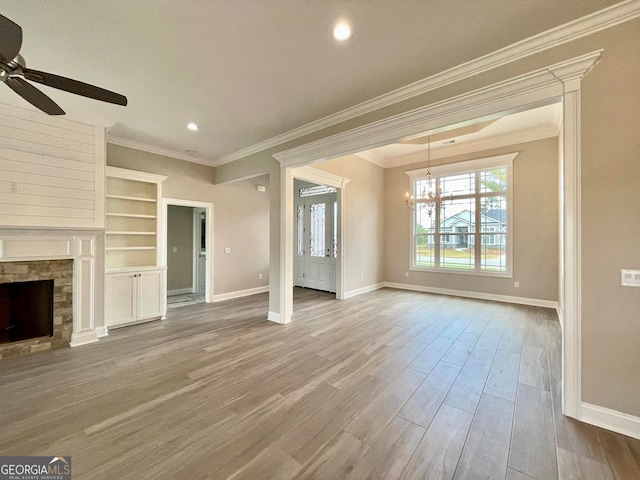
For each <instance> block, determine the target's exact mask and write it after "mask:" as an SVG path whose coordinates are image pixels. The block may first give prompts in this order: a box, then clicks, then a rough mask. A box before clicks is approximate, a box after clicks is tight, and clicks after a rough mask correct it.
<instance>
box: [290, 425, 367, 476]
mask: <svg viewBox="0 0 640 480" xmlns="http://www.w3.org/2000/svg"><path fill="white" fill-rule="evenodd" d="M368 450H369V446H368V445H367V444H366V443H363V442H361V441H360V440H358V439H357V438H355V437H353V436H351V435H349V434H348V433H346V432H340V433H338V434H337V435H336V436H335V438H334V439H333V440H331V441H330V442H329V443H328V444H327V445H326V446H325V447H324V448H322V450H320V451H319V452H318V454H317V455H315V456H314V457H313V458H312V459H311V460H310V461H309V463H308V464H307V465H306V466H305V467H304V468H303V469H302V471H301V472H300V473H299V474H298V475H296V476H295V477H294V478H296V479H300V480H302V479H313V480H325V479H326V480H335V479H338V478H346V477H347V475H349V473H350V472H351V471H352V470H353V468H354V467H355V465H356V463H357V462H358V460H359V459H360V458H362V457H363V456H364V455H365V454H366V453H367V451H368Z"/></svg>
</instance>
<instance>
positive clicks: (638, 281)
mask: <svg viewBox="0 0 640 480" xmlns="http://www.w3.org/2000/svg"><path fill="white" fill-rule="evenodd" d="M620 283H621V284H622V286H623V287H640V270H620Z"/></svg>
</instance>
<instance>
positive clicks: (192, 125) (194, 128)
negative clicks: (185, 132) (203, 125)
mask: <svg viewBox="0 0 640 480" xmlns="http://www.w3.org/2000/svg"><path fill="white" fill-rule="evenodd" d="M187 128H188V129H189V130H193V131H194V132H195V131H196V130H198V125H196V124H195V123H193V122H190V123H187Z"/></svg>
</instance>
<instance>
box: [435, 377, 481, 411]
mask: <svg viewBox="0 0 640 480" xmlns="http://www.w3.org/2000/svg"><path fill="white" fill-rule="evenodd" d="M481 396H482V390H480V389H478V388H473V387H469V386H468V385H465V384H464V383H461V381H460V377H459V376H458V378H457V379H456V381H455V382H454V383H453V385H452V386H451V389H450V390H449V393H448V394H447V396H446V397H445V399H444V403H446V404H447V405H449V406H451V407H455V408H458V409H460V410H464V411H465V412H468V413H471V414H474V413H475V412H476V409H477V408H478V403H480V397H481Z"/></svg>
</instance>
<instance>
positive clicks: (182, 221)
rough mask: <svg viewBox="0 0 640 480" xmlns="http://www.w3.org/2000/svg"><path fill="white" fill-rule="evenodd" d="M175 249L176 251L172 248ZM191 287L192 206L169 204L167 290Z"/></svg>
mask: <svg viewBox="0 0 640 480" xmlns="http://www.w3.org/2000/svg"><path fill="white" fill-rule="evenodd" d="M174 248H175V249H177V251H176V252H174V251H173V250H174ZM185 288H193V208H191V207H180V206H177V205H169V208H168V214H167V290H168V291H169V292H170V291H171V290H182V289H185Z"/></svg>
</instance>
